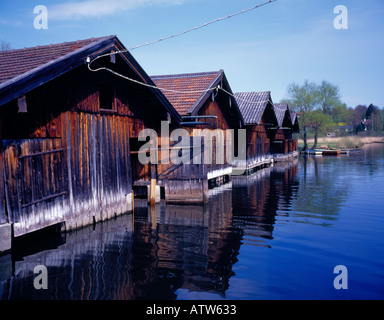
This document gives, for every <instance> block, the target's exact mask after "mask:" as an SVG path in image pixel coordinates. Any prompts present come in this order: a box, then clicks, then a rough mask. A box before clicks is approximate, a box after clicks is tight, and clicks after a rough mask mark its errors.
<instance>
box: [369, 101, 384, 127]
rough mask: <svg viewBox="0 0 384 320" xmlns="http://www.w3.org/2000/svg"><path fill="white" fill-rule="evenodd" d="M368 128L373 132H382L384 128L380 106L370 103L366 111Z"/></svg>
mask: <svg viewBox="0 0 384 320" xmlns="http://www.w3.org/2000/svg"><path fill="white" fill-rule="evenodd" d="M365 118H366V119H367V121H366V126H367V130H368V131H371V132H381V131H382V129H383V119H382V118H381V114H380V110H379V108H378V107H376V106H374V105H373V104H370V105H369V107H368V108H367V111H366V113H365Z"/></svg>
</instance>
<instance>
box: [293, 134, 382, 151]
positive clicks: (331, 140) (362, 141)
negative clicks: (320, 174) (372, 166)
mask: <svg viewBox="0 0 384 320" xmlns="http://www.w3.org/2000/svg"><path fill="white" fill-rule="evenodd" d="M313 143H314V139H313V138H311V139H308V140H307V144H308V149H312V146H313ZM373 143H384V137H359V136H347V137H321V138H318V140H317V148H320V147H321V146H327V147H328V148H332V149H357V148H362V147H363V146H364V145H367V144H373ZM298 145H299V146H303V145H304V141H303V140H302V139H298Z"/></svg>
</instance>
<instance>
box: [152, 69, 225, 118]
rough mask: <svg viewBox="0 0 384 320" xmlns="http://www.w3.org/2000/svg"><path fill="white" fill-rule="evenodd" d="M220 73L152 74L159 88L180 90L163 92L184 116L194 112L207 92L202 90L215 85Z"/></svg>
mask: <svg viewBox="0 0 384 320" xmlns="http://www.w3.org/2000/svg"><path fill="white" fill-rule="evenodd" d="M219 75H220V71H215V72H201V73H185V74H173V75H159V76H151V79H152V81H153V82H154V83H155V84H156V86H157V87H159V88H165V89H168V90H175V91H179V92H170V91H166V90H162V92H163V94H164V95H165V96H166V98H167V99H168V100H169V102H170V103H171V104H172V105H173V107H174V108H175V109H176V110H177V111H178V112H179V114H180V115H182V116H184V115H187V114H189V113H191V112H192V110H193V109H194V107H195V106H196V105H197V104H198V103H199V102H200V99H201V98H202V96H203V95H204V94H205V93H204V92H202V91H203V90H207V89H210V88H211V87H213V84H214V80H215V79H216V78H217V77H218V76H219ZM187 91H191V92H187ZM193 91H195V92H193ZM196 91H197V92H196Z"/></svg>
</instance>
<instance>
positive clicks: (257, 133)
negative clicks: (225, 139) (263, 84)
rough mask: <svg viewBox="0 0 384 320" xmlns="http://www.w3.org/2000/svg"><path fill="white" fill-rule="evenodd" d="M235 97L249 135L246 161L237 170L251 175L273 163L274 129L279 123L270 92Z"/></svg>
mask: <svg viewBox="0 0 384 320" xmlns="http://www.w3.org/2000/svg"><path fill="white" fill-rule="evenodd" d="M235 97H236V101H237V104H238V106H239V108H240V111H241V114H242V116H243V119H244V126H245V128H246V134H247V156H246V161H241V162H239V163H237V166H236V170H238V171H240V172H243V171H245V172H247V173H250V172H252V171H253V170H255V169H256V168H259V167H263V166H267V165H269V164H270V163H271V162H272V161H273V156H272V154H271V139H272V138H273V132H272V128H276V127H277V125H278V123H277V118H276V114H275V110H274V107H273V102H272V97H271V92H270V91H262V92H236V93H235Z"/></svg>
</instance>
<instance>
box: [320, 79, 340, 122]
mask: <svg viewBox="0 0 384 320" xmlns="http://www.w3.org/2000/svg"><path fill="white" fill-rule="evenodd" d="M317 91H318V92H317V94H318V99H319V104H320V107H321V109H322V110H323V112H324V113H325V114H329V115H330V114H332V111H333V110H334V108H335V107H337V106H339V105H341V104H342V102H341V100H340V89H339V87H338V86H336V85H333V84H332V83H330V82H328V81H325V80H323V81H322V82H321V84H320V85H319V86H318V88H317Z"/></svg>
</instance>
